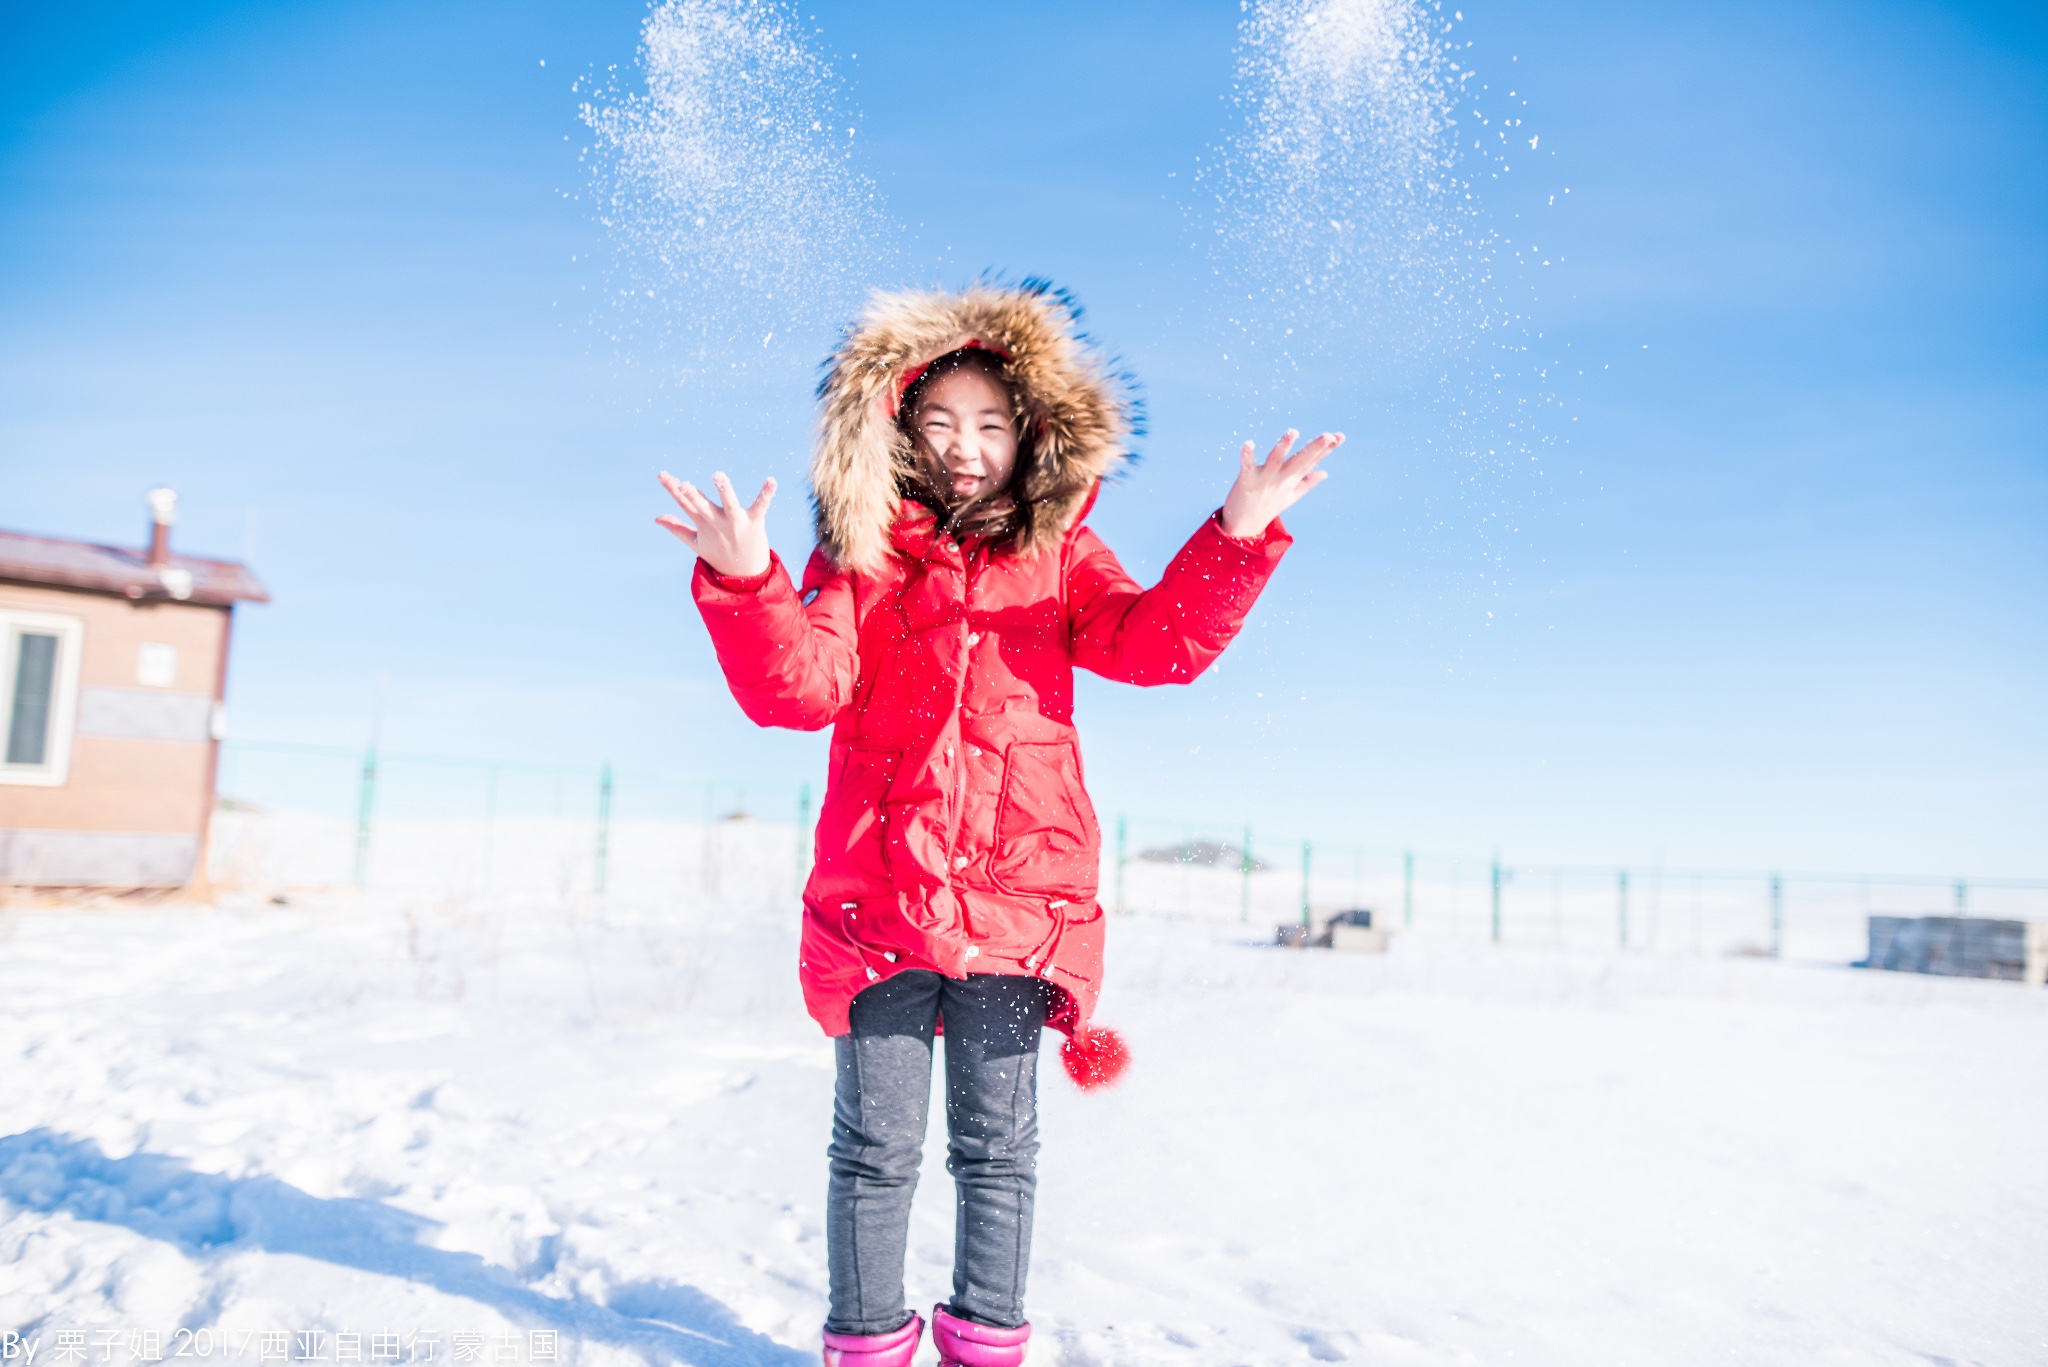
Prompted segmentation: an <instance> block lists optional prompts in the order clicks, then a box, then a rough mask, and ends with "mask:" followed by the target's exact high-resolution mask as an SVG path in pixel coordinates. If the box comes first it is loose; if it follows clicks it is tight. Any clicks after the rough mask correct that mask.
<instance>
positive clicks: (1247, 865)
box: [1237, 826, 1252, 921]
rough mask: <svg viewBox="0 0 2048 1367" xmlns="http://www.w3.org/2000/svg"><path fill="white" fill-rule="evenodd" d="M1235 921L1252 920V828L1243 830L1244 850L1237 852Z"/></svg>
mask: <svg viewBox="0 0 2048 1367" xmlns="http://www.w3.org/2000/svg"><path fill="white" fill-rule="evenodd" d="M1237 871H1238V875H1239V877H1238V891H1237V919H1238V920H1240V921H1249V920H1251V919H1252V828H1251V827H1249V826H1247V827H1245V828H1244V848H1243V849H1241V850H1239V851H1238V860H1237Z"/></svg>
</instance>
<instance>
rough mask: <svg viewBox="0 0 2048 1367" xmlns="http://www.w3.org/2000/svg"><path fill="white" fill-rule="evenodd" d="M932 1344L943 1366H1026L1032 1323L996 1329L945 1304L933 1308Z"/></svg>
mask: <svg viewBox="0 0 2048 1367" xmlns="http://www.w3.org/2000/svg"><path fill="white" fill-rule="evenodd" d="M932 1343H933V1344H934V1345H935V1346H936V1347H937V1348H938V1350H939V1362H940V1365H941V1367H1024V1350H1025V1348H1026V1347H1028V1346H1029V1345H1030V1343H1031V1326H1030V1325H1028V1324H1020V1325H1018V1326H1017V1327H1016V1328H1015V1329H995V1328H991V1327H990V1326H988V1325H986V1324H976V1323H975V1322H974V1321H973V1320H963V1319H961V1318H960V1317H959V1316H958V1315H956V1314H954V1313H953V1312H952V1311H950V1310H948V1309H946V1307H945V1306H943V1305H935V1306H933V1307H932Z"/></svg>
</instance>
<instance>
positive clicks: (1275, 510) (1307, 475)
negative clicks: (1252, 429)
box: [1223, 427, 1344, 537]
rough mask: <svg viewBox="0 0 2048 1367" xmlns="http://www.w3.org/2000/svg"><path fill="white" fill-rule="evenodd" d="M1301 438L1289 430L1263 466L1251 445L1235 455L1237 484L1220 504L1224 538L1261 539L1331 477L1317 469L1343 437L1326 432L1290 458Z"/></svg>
mask: <svg viewBox="0 0 2048 1367" xmlns="http://www.w3.org/2000/svg"><path fill="white" fill-rule="evenodd" d="M1300 435H1301V434H1300V433H1299V432H1297V431H1295V430H1294V429H1293V428H1291V427H1290V428H1288V429H1287V434H1286V435H1285V436H1283V437H1281V438H1280V440H1279V441H1277V442H1275V443H1273V449H1272V450H1271V451H1268V452H1267V453H1266V460H1265V463H1264V464H1259V463H1256V462H1254V461H1253V460H1252V450H1253V447H1252V444H1251V443H1250V442H1246V443H1245V444H1244V449H1243V450H1242V451H1240V452H1238V471H1237V483H1235V484H1233V485H1231V486H1230V496H1229V497H1228V498H1226V499H1224V500H1223V530H1224V532H1225V533H1226V534H1227V535H1230V536H1235V537H1254V536H1261V535H1263V534H1264V533H1265V530H1266V528H1267V527H1268V526H1269V525H1270V524H1271V523H1272V521H1273V519H1274V518H1276V517H1278V516H1280V514H1282V513H1284V512H1286V511H1287V510H1288V509H1289V508H1292V507H1293V506H1294V505H1295V504H1296V503H1299V502H1300V501H1301V498H1302V496H1303V495H1304V494H1306V493H1307V492H1308V491H1309V490H1311V489H1313V488H1315V487H1316V486H1317V485H1318V484H1321V483H1322V482H1323V481H1324V480H1326V479H1328V478H1329V477H1330V472H1329V471H1328V470H1318V469H1316V465H1317V464H1318V463H1319V462H1320V461H1321V460H1322V458H1323V457H1324V456H1327V455H1329V454H1330V452H1332V451H1334V450H1336V449H1337V448H1338V447H1340V446H1342V445H1343V444H1344V434H1343V433H1342V432H1325V433H1323V434H1322V435H1321V436H1320V437H1317V438H1316V439H1315V440H1314V441H1312V442H1310V443H1309V444H1308V445H1306V446H1304V447H1302V448H1301V449H1300V450H1299V451H1295V452H1294V454H1292V455H1289V454H1288V452H1289V451H1290V450H1291V449H1292V448H1293V446H1294V442H1295V438H1297V437H1299V436H1300Z"/></svg>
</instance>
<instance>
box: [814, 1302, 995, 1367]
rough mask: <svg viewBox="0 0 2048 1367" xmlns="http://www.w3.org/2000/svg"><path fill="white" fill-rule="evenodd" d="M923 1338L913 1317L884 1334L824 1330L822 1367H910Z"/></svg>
mask: <svg viewBox="0 0 2048 1367" xmlns="http://www.w3.org/2000/svg"><path fill="white" fill-rule="evenodd" d="M923 1337H924V1321H923V1320H921V1319H919V1318H918V1317H917V1316H915V1315H912V1316H911V1317H910V1323H908V1324H906V1325H904V1326H903V1327H902V1328H901V1329H896V1330H892V1331H890V1332H889V1333H886V1334H835V1333H833V1332H832V1331H831V1330H830V1329H827V1330H826V1331H825V1367H910V1359H911V1358H913V1357H915V1356H917V1341H918V1340H919V1339H920V1338H923ZM1022 1360H1023V1359H1021V1358H1020V1359H1018V1361H1020V1362H1021V1361H1022Z"/></svg>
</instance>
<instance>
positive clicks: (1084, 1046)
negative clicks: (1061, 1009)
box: [1060, 1030, 1131, 1091]
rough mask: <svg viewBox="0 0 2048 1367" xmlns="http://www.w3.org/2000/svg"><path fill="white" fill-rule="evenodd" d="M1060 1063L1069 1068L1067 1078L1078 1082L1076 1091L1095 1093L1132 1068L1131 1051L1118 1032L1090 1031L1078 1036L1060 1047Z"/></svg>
mask: <svg viewBox="0 0 2048 1367" xmlns="http://www.w3.org/2000/svg"><path fill="white" fill-rule="evenodd" d="M1060 1062H1061V1063H1064V1064H1065V1065H1066V1066H1067V1076H1068V1077H1070V1078H1072V1079H1074V1085H1075V1086H1076V1087H1079V1088H1080V1089H1081V1090H1083V1091H1093V1090H1095V1089H1096V1088H1097V1087H1107V1086H1110V1085H1111V1084H1112V1083H1114V1082H1115V1081H1116V1080H1117V1079H1118V1078H1120V1077H1122V1076H1123V1075H1124V1069H1126V1068H1128V1067H1130V1066H1131V1051H1130V1050H1129V1049H1128V1048H1126V1047H1125V1046H1124V1037H1123V1036H1122V1035H1119V1034H1118V1033H1117V1032H1116V1031H1114V1030H1089V1031H1086V1032H1082V1033H1076V1034H1074V1035H1073V1036H1071V1037H1069V1038H1068V1040H1067V1042H1066V1043H1065V1044H1062V1045H1061V1046H1060Z"/></svg>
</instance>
